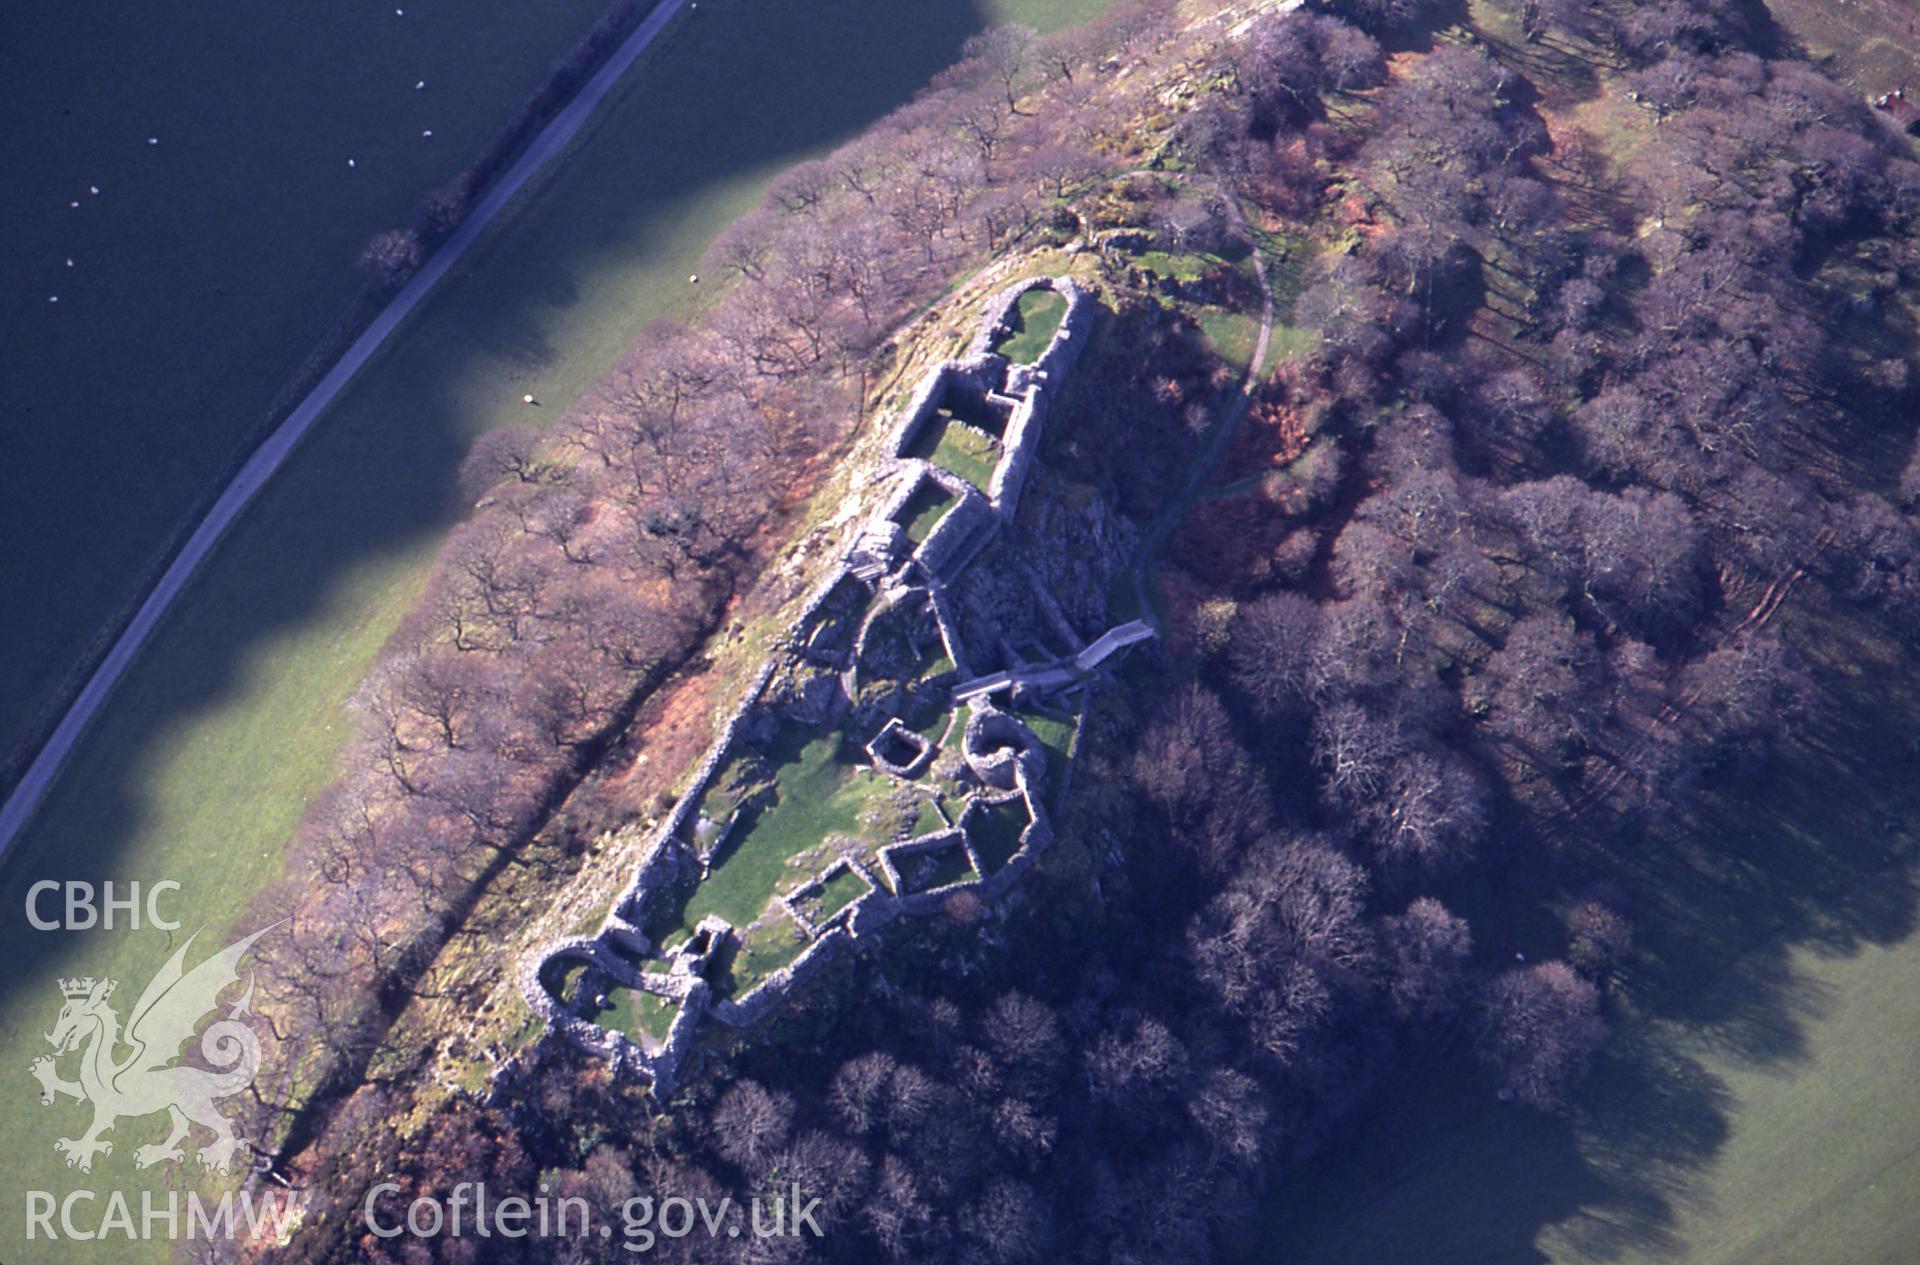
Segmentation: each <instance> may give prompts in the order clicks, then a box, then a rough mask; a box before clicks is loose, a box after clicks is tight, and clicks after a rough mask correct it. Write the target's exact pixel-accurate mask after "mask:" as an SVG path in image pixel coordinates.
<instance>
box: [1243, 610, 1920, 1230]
mask: <svg viewBox="0 0 1920 1265" xmlns="http://www.w3.org/2000/svg"><path fill="white" fill-rule="evenodd" d="M1797 631H1798V632H1799V635H1798V636H1796V638H1795V640H1796V642H1797V643H1798V644H1800V645H1801V646H1803V647H1804V648H1806V649H1807V650H1808V652H1809V653H1810V654H1811V655H1813V656H1815V657H1818V658H1820V659H1822V660H1823V661H1824V666H1825V668H1826V669H1827V673H1828V676H1827V679H1828V681H1829V683H1830V684H1832V685H1833V686H1834V687H1835V689H1836V693H1837V697H1838V700H1839V715H1838V717H1837V719H1835V720H1834V721H1832V722H1830V723H1822V724H1819V725H1817V726H1816V727H1815V728H1814V729H1813V730H1812V732H1810V733H1809V734H1808V735H1807V740H1806V742H1805V744H1804V745H1803V746H1801V747H1800V748H1799V749H1798V750H1796V751H1795V752H1794V753H1793V755H1792V756H1791V758H1789V759H1788V760H1786V761H1784V762H1782V764H1781V765H1780V767H1779V768H1778V769H1777V770H1776V771H1775V772H1774V774H1773V775H1772V776H1770V777H1769V778H1768V779H1766V781H1765V782H1764V783H1763V784H1762V785H1761V786H1759V787H1758V788H1756V789H1757V795H1756V796H1755V797H1754V798H1751V799H1746V798H1744V797H1742V796H1739V795H1733V794H1728V795H1722V796H1720V797H1718V799H1717V801H1716V803H1715V804H1714V806H1713V808H1712V810H1711V811H1709V812H1708V813H1707V814H1705V815H1704V816H1703V818H1702V819H1701V820H1700V821H1698V822H1696V823H1694V824H1693V825H1691V826H1690V827H1687V828H1673V827H1669V828H1663V829H1660V830H1658V831H1656V832H1655V834H1654V836H1653V837H1652V838H1649V839H1648V840H1647V841H1646V843H1645V845H1644V847H1643V848H1642V849H1640V851H1639V854H1638V860H1637V862H1636V863H1635V865H1634V867H1633V869H1632V871H1631V872H1630V873H1629V874H1628V875H1627V876H1626V877H1627V879H1628V882H1629V883H1630V885H1631V891H1632V892H1633V894H1634V896H1635V898H1636V905H1635V908H1634V911H1633V912H1634V915H1635V921H1636V923H1637V924H1638V947H1639V950H1640V959H1639V960H1638V961H1637V962H1636V963H1635V964H1634V966H1633V968H1632V970H1631V971H1630V973H1629V975H1628V976H1627V978H1626V979H1625V980H1624V982H1623V984H1622V986H1621V987H1620V989H1619V990H1618V992H1617V993H1616V996H1615V998H1614V1000H1613V1007H1612V1008H1613V1011H1614V1015H1613V1021H1614V1025H1615V1034H1614V1036H1613V1038H1612V1039H1611V1041H1610V1042H1609V1046H1608V1048H1607V1051H1606V1053H1605V1056H1604V1057H1603V1059H1602V1060H1601V1061H1600V1063H1599V1064H1598V1065H1597V1068H1596V1072H1595V1075H1594V1078H1593V1080H1592V1082H1591V1084H1590V1086H1589V1088H1588V1090H1587V1091H1586V1092H1585V1094H1584V1095H1583V1098H1582V1104H1581V1109H1580V1111H1579V1112H1578V1113H1576V1114H1575V1115H1574V1116H1573V1117H1572V1119H1570V1120H1550V1119H1546V1118H1543V1117H1540V1116H1537V1115H1534V1114H1531V1113H1528V1112H1526V1111H1524V1110H1521V1109H1518V1108H1515V1107H1511V1106H1503V1105H1501V1104H1499V1103H1497V1102H1495V1101H1494V1100H1493V1097H1492V1092H1491V1090H1492V1086H1491V1084H1490V1083H1489V1082H1488V1081H1487V1080H1486V1079H1485V1078H1484V1077H1483V1076H1479V1075H1477V1074H1474V1073H1473V1072H1472V1070H1471V1069H1467V1068H1463V1067H1458V1066H1450V1065H1446V1064H1444V1063H1443V1064H1442V1066H1440V1067H1438V1068H1435V1069H1432V1070H1431V1071H1430V1072H1429V1074H1428V1075H1426V1076H1424V1077H1422V1078H1420V1080H1421V1082H1422V1084H1421V1087H1420V1088H1418V1089H1415V1090H1413V1091H1411V1092H1410V1093H1408V1094H1407V1095H1406V1096H1404V1097H1401V1098H1398V1099H1395V1100H1392V1101H1389V1102H1385V1103H1382V1104H1380V1106H1379V1107H1378V1108H1377V1109H1376V1110H1375V1112H1374V1114H1373V1116H1372V1118H1371V1119H1369V1120H1367V1121H1365V1122H1363V1123H1362V1125H1361V1126H1360V1127H1359V1128H1357V1129H1353V1130H1350V1131H1348V1136H1347V1137H1346V1139H1345V1140H1344V1141H1343V1142H1342V1144H1341V1145H1340V1146H1339V1148H1338V1149H1337V1153H1336V1154H1335V1155H1333V1156H1331V1157H1329V1159H1328V1160H1327V1161H1326V1162H1323V1163H1318V1164H1314V1165H1310V1166H1308V1168H1307V1170H1306V1172H1305V1174H1304V1175H1303V1178H1302V1179H1301V1180H1299V1181H1297V1182H1296V1183H1295V1184H1293V1185H1291V1186H1289V1187H1287V1188H1286V1189H1282V1190H1279V1191H1276V1192H1274V1194H1273V1196H1272V1199H1271V1204H1272V1208H1273V1216H1272V1219H1271V1221H1270V1223H1269V1225H1268V1227H1267V1230H1268V1233H1267V1234H1266V1235H1265V1241H1266V1242H1267V1243H1269V1244H1271V1250H1270V1251H1268V1252H1266V1253H1265V1254H1262V1255H1256V1256H1254V1257H1251V1258H1250V1261H1252V1262H1256V1263H1257V1265H1269V1263H1272V1265H1278V1263H1279V1262H1285V1263H1286V1265H1361V1263H1362V1262H1365V1263H1366V1265H1373V1263H1374V1262H1379V1261H1386V1260H1396V1261H1397V1260H1419V1261H1422V1262H1426V1263H1430V1265H1452V1263H1455V1262H1457V1263H1458V1265H1469V1263H1471V1265H1500V1263H1503V1262H1553V1263H1554V1265H1600V1263H1601V1262H1609V1263H1628V1265H1639V1263H1643V1262H1644V1263H1646V1265H1652V1263H1653V1262H1668V1263H1679V1265H1752V1263H1755V1262H1783V1263H1785V1262H1813V1261H1818V1262H1820V1263H1821V1265H1893V1263H1895V1262H1904V1261H1908V1260H1911V1259H1913V1258H1912V1256H1911V1252H1912V1249H1913V1245H1914V1244H1916V1243H1920V1153H1916V1151H1915V1148H1914V1139H1915V1138H1920V1090H1916V1089H1915V1087H1914V1082H1913V1071H1914V1067H1915V1061H1914V1057H1915V1056H1914V1051H1915V1046H1914V1040H1915V1034H1916V1033H1920V935H1916V934H1915V929H1916V911H1917V910H1920V899H1917V898H1920V885H1917V884H1920V839H1916V828H1920V779H1916V777H1915V776H1914V765H1915V763H1916V755H1915V751H1914V747H1913V745H1912V734H1913V724H1912V717H1913V716H1914V715H1915V714H1916V708H1917V707H1920V675H1917V674H1916V673H1915V672H1914V671H1913V670H1912V669H1911V668H1910V667H1908V668H1901V667H1898V666H1896V665H1895V664H1894V662H1893V660H1894V652H1893V650H1892V648H1891V647H1889V646H1886V645H1884V644H1881V643H1879V642H1877V641H1874V640H1871V639H1864V638H1861V637H1859V636H1857V635H1849V634H1848V633H1847V631H1846V630H1844V629H1836V628H1833V627H1822V628H1820V629H1818V630H1797ZM1543 929H1544V920H1543ZM1482 934H1484V933H1483V932H1482V931H1481V930H1480V929H1478V928H1477V929H1476V935H1482ZM1517 943H1518V944H1519V945H1520V946H1521V947H1523V948H1525V949H1527V950H1528V951H1530V952H1541V953H1551V952H1556V951H1557V949H1558V946H1557V945H1556V944H1555V943H1553V941H1552V940H1551V939H1550V938H1547V937H1545V936H1541V937H1539V938H1528V937H1527V936H1525V935H1524V934H1523V936H1522V938H1521V940H1520V941H1518V942H1517ZM1486 947H1487V948H1489V949H1491V950H1492V951H1493V952H1494V953H1495V954H1496V955H1498V954H1500V953H1504V952H1507V951H1509V950H1510V949H1512V948H1513V947H1514V946H1513V945H1508V944H1503V943H1495V944H1491V945H1488V946H1486ZM1409 1079H1411V1078H1409Z"/></svg>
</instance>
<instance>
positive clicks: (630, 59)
mask: <svg viewBox="0 0 1920 1265" xmlns="http://www.w3.org/2000/svg"><path fill="white" fill-rule="evenodd" d="M685 7H687V0H660V3H659V4H658V5H657V6H655V8H654V10H653V12H651V13H649V14H648V15H647V16H646V18H645V19H644V20H642V22H641V23H640V25H639V26H638V27H637V28H635V30H634V32H633V34H632V35H630V36H628V37H627V40H626V42H625V43H624V44H622V45H620V47H619V48H618V49H616V50H614V53H613V56H611V57H610V58H608V59H607V62H606V64H605V65H604V66H602V67H601V68H600V71H599V73H598V74H596V75H594V76H593V78H591V79H589V80H587V82H586V83H585V84H584V85H583V86H582V87H581V89H580V91H579V92H578V93H576V94H575V95H574V98H573V100H572V101H570V102H568V103H567V105H566V106H565V107H563V108H562V109H561V111H560V112H559V113H558V114H557V115H555V116H554V118H553V121H552V122H550V123H548V124H547V126H546V127H545V128H544V129H543V130H542V131H541V132H540V134H539V135H538V136H536V137H534V139H533V142H532V143H531V144H530V145H528V146H527V150H526V152H525V153H524V154H522V155H521V156H520V160H519V161H518V162H516V163H514V164H513V166H512V167H510V168H508V169H507V172H506V174H505V175H503V176H502V177H500V179H499V180H498V181H497V182H496V183H495V184H494V187H493V189H492V190H491V191H490V192H489V193H488V194H487V195H486V197H484V198H483V199H481V201H480V205H478V206H477V207H475V208H474V209H473V212H472V214H470V215H468V216H467V218H466V221H465V222H464V223H463V224H461V226H460V227H459V228H458V229H456V230H455V231H454V234H453V236H451V237H449V238H448V239H447V240H446V241H445V242H444V243H442V244H441V246H440V248H439V249H438V250H436V251H434V253H433V254H432V255H431V256H430V257H428V259H427V261H426V263H425V264H423V265H422V266H421V268H420V271H419V272H417V273H415V274H414V275H413V278H412V280H410V281H408V282H407V284H406V285H405V287H403V288H402V289H401V291H400V293H399V294H397V295H395V296H394V298H393V301H392V302H391V303H389V304H387V306H386V307H385V308H384V309H382V311H381V313H380V315H379V316H377V317H375V318H374V320H373V323H372V324H370V325H368V326H367V328H366V329H365V330H364V331H363V332H362V333H361V335H360V337H359V338H357V339H355V340H354V343H353V345H352V346H351V347H349V348H347V350H346V352H345V353H344V354H343V355H342V356H341V357H340V359H339V361H338V362H336V363H335V364H334V366H333V368H332V369H330V370H328V372H327V375H326V376H325V377H323V378H322V379H320V382H319V384H318V385H317V386H315V387H314V388H313V390H312V391H310V392H309V393H308V394H307V396H306V398H305V399H303V400H301V401H300V403H299V404H298V405H297V406H295V408H294V410H293V411H292V412H291V413H289V414H287V418H286V420H285V421H283V422H281V423H280V425H279V426H278V427H277V428H276V429H275V430H274V432H273V433H272V434H271V435H269V436H268V437H267V438H266V440H265V441H264V442H262V443H261V445H260V446H259V447H258V448H257V449H255V450H254V453H253V455H252V456H251V457H249V458H248V459H247V461H246V464H244V465H242V466H241V467H240V469H239V471H238V472H236V473H235V474H234V476H233V478H232V480H230V481H229V482H228V484H227V486H226V487H225V488H224V489H223V490H222V491H221V493H220V497H219V499H218V500H216V501H215V502H214V503H213V505H212V507H211V508H210V509H208V511H207V513H206V517H204V518H202V519H201V520H200V523H199V525H198V526H197V527H195V528H194V531H193V534H192V535H191V536H189V537H187V542H186V543H185V544H184V545H182V546H181V547H180V552H179V553H178V554H177V555H176V556H175V557H174V559H173V562H172V564H171V565H169V566H168V567H167V569H166V571H165V572H164V573H163V574H162V575H161V577H160V582H159V583H158V584H156V585H154V587H153V591H152V592H151V593H149V594H148V595H147V599H146V601H144V602H142V603H141V605H140V609H139V610H138V611H137V612H135V614H134V617H133V619H132V620H131V621H130V622H129V623H128V624H127V626H126V628H125V629H124V630H122V632H121V633H120V636H119V638H118V639H117V640H116V641H115V642H114V643H113V648H112V649H111V650H109V651H107V654H106V657H105V658H104V659H102V660H101V661H100V666H99V667H97V668H95V669H94V672H93V675H92V676H91V677H89V678H88V679H87V683H86V685H85V686H84V687H82V689H81V690H80V693H79V694H78V695H77V696H76V697H75V698H74V700H73V703H72V705H71V706H69V707H68V708H67V711H66V714H65V715H64V716H62V717H61V718H60V723H59V724H58V725H57V726H55V727H54V731H53V734H52V736H51V737H49V738H48V739H47V741H46V745H44V746H43V747H41V748H40V753H39V754H38V755H37V756H35V757H34V761H33V763H32V764H31V765H29V766H28V768H27V772H26V775H25V776H24V777H22V778H21V779H20V783H19V785H17V786H15V787H14V788H13V793H12V794H11V795H10V796H8V797H7V802H6V804H5V805H4V806H0V858H4V857H5V855H6V852H7V850H8V849H9V848H10V847H12V846H13V841H14V840H15V839H17V838H18V837H19V835H20V832H21V831H22V830H23V829H25V828H26V825H27V822H28V821H30V820H31V819H32V817H33V814H34V810H35V809H37V808H38V807H39V806H40V803H41V801H43V800H44V799H45V798H46V797H47V792H48V791H50V790H51V789H52V788H53V784H54V782H55V781H56V780H57V779H58V778H59V776H60V771H61V769H62V768H64V767H65V765H66V762H67V759H68V757H69V756H71V755H72V754H73V749H74V747H75V746H76V745H78V743H79V741H80V738H81V737H82V735H84V734H85V733H86V729H87V726H88V725H89V724H91V723H92V721H93V718H94V717H95V716H97V715H98V714H99V712H100V709H101V708H102V707H103V706H105V705H106V701H107V699H108V698H109V697H110V696H111V695H112V693H113V689H114V686H116V685H118V684H119V683H120V678H121V677H123V676H125V675H126V672H127V669H128V668H129V667H131V666H132V664H133V661H134V660H135V659H136V658H137V657H138V656H139V654H140V651H141V648H142V647H144V646H145V645H146V644H147V639H148V638H149V637H151V636H152V635H153V631H154V629H155V628H157V627H158V626H159V625H160V621H161V620H163V619H164V618H166V614H167V612H168V611H169V610H170V609H172V607H173V604H174V602H176V601H177V600H179V597H180V594H181V593H183V592H184V591H185V590H186V587H187V585H188V584H189V583H190V582H191V581H192V580H193V576H194V573H195V572H196V571H198V570H199V569H200V564H201V563H203V562H205V561H206V559H207V557H208V555H209V554H211V553H212V552H213V548H214V546H215V545H217V544H218V543H219V542H220V537H221V536H222V535H224V534H225V533H226V530H227V529H228V528H229V527H231V526H232V525H233V523H234V521H235V520H236V519H238V518H239V517H240V515H241V513H242V512H243V511H244V510H245V509H246V508H247V506H248V504H249V503H251V502H252V500H253V498H254V497H255V496H256V495H258V494H259V491H260V489H261V488H263V487H265V486H266V484H267V480H269V479H271V478H272V477H273V475H274V472H275V471H277V470H279V469H280V467H281V466H282V465H283V464H285V462H286V460H287V458H288V457H289V456H290V455H291V454H292V453H293V450H294V448H295V447H296V446H298V445H299V443H300V441H301V439H302V438H304V437H305V436H306V434H307V432H308V431H309V430H311V429H313V425H314V423H315V422H316V421H318V420H319V419H320V417H321V415H322V414H324V413H325V412H326V410H327V406H328V405H330V404H332V403H333V401H334V400H335V399H336V398H337V397H338V396H339V394H340V392H341V391H343V390H345V389H346V386H347V383H348V382H350V381H352V379H353V376H354V375H355V374H356V373H358V372H359V371H360V370H361V368H362V367H364V366H365V365H366V363H367V361H368V360H369V359H371V358H372V356H373V355H374V353H375V352H377V351H379V350H380V346H381V344H383V343H384V342H386V340H387V339H388V338H389V337H391V336H392V334H393V332H394V331H395V330H396V329H398V328H399V327H400V325H401V323H402V322H404V321H405V320H406V319H407V317H408V316H409V315H410V314H411V313H412V312H413V310H414V309H415V308H417V307H419V306H420V304H421V302H422V301H423V300H424V299H425V298H426V297H427V295H428V294H429V293H431V292H432V290H433V288H434V286H435V285H437V284H439V282H440V281H441V279H442V278H444V277H445V276H446V275H447V273H449V272H450V271H452V270H453V267H454V265H455V264H457V263H459V262H460V259H461V257H462V256H463V255H465V254H466V253H467V251H468V249H469V248H471V247H472V246H473V244H474V243H475V242H476V241H477V240H479V238H480V236H481V235H482V234H483V233H485V232H486V230H487V227H488V226H489V225H491V224H492V223H493V221H494V220H495V219H497V218H498V217H499V215H500V212H501V211H502V210H503V209H505V207H506V205H507V203H508V202H510V201H512V199H513V196H514V195H515V194H516V193H518V192H519V191H520V190H521V189H522V188H523V187H524V186H525V185H526V183H527V182H528V181H529V180H531V179H532V178H533V176H534V174H535V173H536V172H538V171H539V170H540V168H541V167H543V166H545V165H546V164H547V163H548V162H549V161H551V160H552V159H553V158H554V157H556V156H557V155H558V154H560V153H561V151H563V150H564V149H566V147H567V145H568V144H569V143H570V142H571V141H572V140H573V138H574V137H575V136H576V135H578V134H579V131H580V128H581V127H582V126H583V125H584V124H585V123H586V121H587V119H588V117H589V116H591V115H592V113H593V112H594V110H595V109H596V108H598V106H599V105H600V103H601V102H602V101H604V100H605V99H606V97H607V94H608V93H610V92H612V91H613V88H614V86H615V85H616V84H617V83H618V82H619V81H620V78H621V76H623V75H624V74H626V72H627V71H628V70H629V69H630V68H632V66H633V64H634V62H635V61H637V60H639V58H640V55H641V54H642V53H644V52H645V51H646V50H647V48H648V46H650V45H651V44H652V43H653V41H654V40H655V39H656V38H658V37H659V35H660V33H661V32H662V31H664V30H666V28H667V25H668V24H669V23H670V22H672V21H673V19H674V17H675V16H676V15H678V14H679V12H680V11H681V10H682V9H683V8H685Z"/></svg>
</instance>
